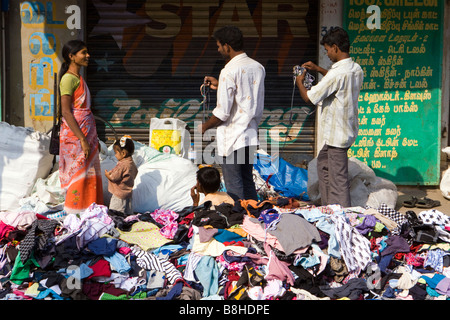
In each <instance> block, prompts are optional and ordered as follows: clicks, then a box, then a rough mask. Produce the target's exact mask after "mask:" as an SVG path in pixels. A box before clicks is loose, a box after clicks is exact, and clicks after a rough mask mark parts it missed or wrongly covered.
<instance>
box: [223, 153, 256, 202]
mask: <svg viewBox="0 0 450 320" xmlns="http://www.w3.org/2000/svg"><path fill="white" fill-rule="evenodd" d="M256 148H257V147H255V146H250V147H245V148H242V149H239V150H237V151H234V152H233V153H232V154H231V155H230V156H228V157H224V158H223V163H222V164H221V168H222V176H223V180H224V183H225V188H226V189H227V193H228V194H229V195H230V197H232V198H233V199H234V200H235V201H236V200H238V199H245V200H250V199H253V200H258V195H257V192H256V187H255V182H254V180H253V162H254V161H253V157H254V153H255V150H256Z"/></svg>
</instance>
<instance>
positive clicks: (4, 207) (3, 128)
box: [0, 122, 53, 211]
mask: <svg viewBox="0 0 450 320" xmlns="http://www.w3.org/2000/svg"><path fill="white" fill-rule="evenodd" d="M0 137H1V139H0V211H12V210H16V209H18V208H19V207H20V204H19V201H20V200H21V199H22V198H24V197H27V196H29V195H30V194H31V191H32V188H33V186H34V184H35V182H36V180H37V179H38V178H45V177H46V176H47V175H48V174H49V172H50V170H51V168H52V160H53V155H51V154H49V152H48V150H49V144H50V137H49V135H48V134H46V133H41V132H38V131H35V130H34V129H33V128H25V127H18V126H13V125H10V124H8V123H6V122H0Z"/></svg>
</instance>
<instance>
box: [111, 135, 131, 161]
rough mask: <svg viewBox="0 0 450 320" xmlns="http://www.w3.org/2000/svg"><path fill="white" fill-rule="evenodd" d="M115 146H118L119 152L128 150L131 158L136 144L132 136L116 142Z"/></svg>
mask: <svg viewBox="0 0 450 320" xmlns="http://www.w3.org/2000/svg"><path fill="white" fill-rule="evenodd" d="M114 146H117V147H118V148H119V150H126V151H127V152H128V155H129V156H131V155H132V154H133V153H134V142H133V140H132V139H131V137H130V136H123V137H122V138H120V140H116V141H114Z"/></svg>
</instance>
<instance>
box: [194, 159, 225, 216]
mask: <svg viewBox="0 0 450 320" xmlns="http://www.w3.org/2000/svg"><path fill="white" fill-rule="evenodd" d="M219 189H220V172H219V170H217V169H216V168H213V167H203V168H201V169H199V170H198V171H197V184H196V185H195V186H194V187H192V188H191V197H192V201H193V206H198V205H200V204H203V203H205V202H206V201H211V204H212V205H211V209H214V207H215V206H218V205H220V204H222V203H229V204H231V205H234V200H233V198H231V197H230V196H229V195H228V193H226V192H221V191H219ZM199 192H201V193H204V194H205V197H204V198H203V200H202V202H201V203H199V201H200V194H199Z"/></svg>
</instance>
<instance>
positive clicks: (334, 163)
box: [317, 144, 351, 208]
mask: <svg viewBox="0 0 450 320" xmlns="http://www.w3.org/2000/svg"><path fill="white" fill-rule="evenodd" d="M347 151H348V148H337V147H332V146H328V145H326V144H325V145H324V146H323V148H322V150H320V152H319V155H318V156H317V175H318V178H319V192H320V197H321V202H322V205H323V206H326V205H329V204H340V205H341V206H343V207H344V208H345V207H351V200H350V182H349V179H348V156H347Z"/></svg>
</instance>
